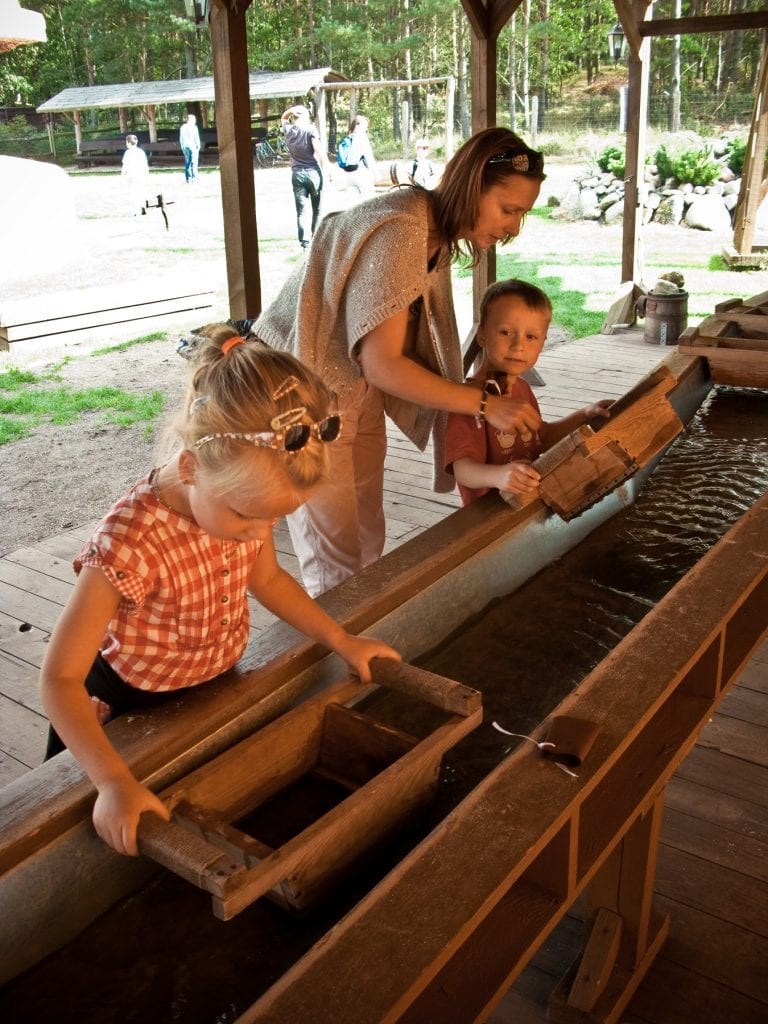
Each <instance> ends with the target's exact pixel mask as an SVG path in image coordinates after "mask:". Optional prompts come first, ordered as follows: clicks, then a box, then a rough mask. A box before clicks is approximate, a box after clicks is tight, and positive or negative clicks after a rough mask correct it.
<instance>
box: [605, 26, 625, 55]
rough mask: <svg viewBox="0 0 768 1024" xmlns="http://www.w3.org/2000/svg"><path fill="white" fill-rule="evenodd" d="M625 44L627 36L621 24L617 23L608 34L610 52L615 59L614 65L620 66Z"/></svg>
mask: <svg viewBox="0 0 768 1024" xmlns="http://www.w3.org/2000/svg"><path fill="white" fill-rule="evenodd" d="M625 43H626V36H625V35H624V29H623V28H622V27H621V22H620V21H617V22H616V24H615V25H614V26H613V28H612V29H611V31H610V32H609V33H608V50H609V52H610V54H611V56H612V57H613V63H614V64H618V63H619V61H620V60H621V58H622V57H623V56H624V46H625Z"/></svg>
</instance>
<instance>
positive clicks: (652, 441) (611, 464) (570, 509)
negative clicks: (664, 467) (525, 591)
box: [533, 364, 683, 522]
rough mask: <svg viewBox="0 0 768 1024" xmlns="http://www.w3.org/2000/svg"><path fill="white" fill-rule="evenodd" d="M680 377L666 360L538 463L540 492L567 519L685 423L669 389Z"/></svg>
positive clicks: (644, 461)
mask: <svg viewBox="0 0 768 1024" xmlns="http://www.w3.org/2000/svg"><path fill="white" fill-rule="evenodd" d="M677 383H678V381H677V377H676V376H675V374H674V373H673V372H672V371H671V370H670V369H669V368H668V366H666V365H664V364H662V365H661V366H659V367H658V368H657V369H656V370H654V371H653V372H652V373H650V374H648V376H647V377H645V378H643V380H642V381H641V382H640V383H639V384H638V385H637V386H636V387H634V388H632V389H631V390H630V391H628V392H627V393H626V395H624V396H623V397H622V398H620V399H619V400H618V401H617V402H614V404H613V405H612V406H611V415H610V417H609V418H608V419H602V418H601V419H598V420H595V421H593V423H592V424H590V425H585V426H583V427H579V428H578V429H577V430H574V431H573V432H572V433H570V434H568V435H566V437H564V438H562V439H561V440H560V441H558V442H557V444H554V445H553V446H552V447H551V448H550V449H549V450H548V451H546V452H544V453H543V454H542V455H540V456H539V458H538V459H536V461H535V462H534V463H533V465H534V466H535V467H536V469H538V471H539V472H540V473H541V485H540V488H539V496H540V497H541V499H542V501H544V503H545V504H546V505H547V506H549V508H551V509H552V510H553V511H555V512H557V513H558V515H559V516H560V517H561V518H562V519H564V520H565V521H566V522H568V521H569V520H571V519H573V518H575V517H576V516H578V515H581V513H582V512H584V511H585V510H586V509H588V508H590V507H591V506H592V505H594V504H595V503H596V502H597V501H599V500H600V499H601V498H602V497H604V496H605V495H606V494H608V493H609V492H610V491H612V490H613V489H614V488H616V487H618V486H619V484H621V483H622V482H623V481H624V480H627V479H628V478H629V477H630V476H632V475H633V474H634V473H636V472H637V470H638V469H640V468H641V467H642V466H645V465H647V464H648V462H650V460H651V459H652V458H653V457H654V456H655V455H657V454H658V453H659V452H660V451H661V450H662V449H663V448H665V447H666V446H667V445H668V444H669V443H670V442H671V441H672V440H673V439H674V438H675V437H676V436H677V435H678V434H679V433H680V431H681V430H682V429H683V424H682V422H681V421H680V419H679V417H678V416H677V413H676V412H675V410H674V409H673V408H672V406H671V404H670V402H669V399H668V397H667V395H668V393H669V392H670V391H671V390H672V389H673V388H674V387H676V386H677Z"/></svg>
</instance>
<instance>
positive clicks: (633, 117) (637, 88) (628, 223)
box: [621, 39, 651, 284]
mask: <svg viewBox="0 0 768 1024" xmlns="http://www.w3.org/2000/svg"><path fill="white" fill-rule="evenodd" d="M650 46H651V44H650V41H649V40H648V39H644V40H643V42H642V44H641V46H640V50H639V55H638V56H635V55H634V53H630V55H629V117H628V124H629V130H628V132H627V148H626V161H625V171H624V175H625V182H624V229H623V241H622V248H621V280H622V281H634V282H635V284H640V283H641V282H642V280H643V273H644V267H643V255H642V239H641V237H640V232H641V227H642V219H643V218H642V216H641V213H640V203H641V201H642V189H643V174H644V167H645V139H646V132H647V124H648V79H649V72H650V63H651V49H650Z"/></svg>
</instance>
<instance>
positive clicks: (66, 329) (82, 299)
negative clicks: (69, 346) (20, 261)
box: [0, 281, 214, 352]
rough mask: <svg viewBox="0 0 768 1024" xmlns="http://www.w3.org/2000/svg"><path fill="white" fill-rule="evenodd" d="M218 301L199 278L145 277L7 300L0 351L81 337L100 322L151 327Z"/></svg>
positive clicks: (0, 317) (0, 328)
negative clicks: (38, 341) (197, 282)
mask: <svg viewBox="0 0 768 1024" xmlns="http://www.w3.org/2000/svg"><path fill="white" fill-rule="evenodd" d="M132 296H133V297H132ZM213 301H214V294H213V292H211V291H207V290H203V289H201V288H199V287H196V286H195V285H194V284H186V283H184V282H181V283H180V282H178V281H175V282H168V281H159V282H151V281H150V282H146V281H142V282H135V283H133V284H131V283H128V284H126V285H120V286H113V287H108V288H89V289H84V290H83V291H80V292H64V293H62V294H59V295H51V296H47V297H45V298H41V297H37V298H35V299H24V300H19V301H16V302H4V303H3V305H2V307H1V308H0V351H5V352H8V351H10V346H11V345H12V344H13V343H14V342H19V341H30V340H35V339H43V338H50V337H53V336H63V340H66V341H79V340H82V339H83V338H84V337H86V336H87V335H88V334H91V333H93V332H94V331H95V330H97V329H99V328H103V327H113V326H114V327H116V326H118V325H121V324H128V323H136V325H137V329H141V330H150V329H152V328H154V327H156V326H157V325H158V324H159V323H162V321H163V319H164V318H166V317H169V316H173V315H174V314H177V313H187V312H192V311H194V310H205V309H210V308H211V306H212V305H213Z"/></svg>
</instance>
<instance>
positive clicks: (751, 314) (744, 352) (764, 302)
mask: <svg viewBox="0 0 768 1024" xmlns="http://www.w3.org/2000/svg"><path fill="white" fill-rule="evenodd" d="M678 347H679V350H680V351H681V352H684V353H687V354H688V355H694V356H703V357H704V358H705V359H706V360H707V363H708V364H709V368H710V372H711V374H712V379H713V380H714V381H715V382H716V383H717V384H730V385H733V386H736V387H747V388H765V387H768V292H761V293H760V294H759V295H754V296H753V297H752V298H751V299H729V300H728V301H727V302H721V303H719V304H718V305H717V306H715V312H714V314H713V315H712V316H708V317H707V318H706V320H703V321H702V322H701V323H700V324H699V325H698V326H697V327H689V328H688V330H686V331H685V332H684V333H683V334H681V335H680V338H679V341H678Z"/></svg>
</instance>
